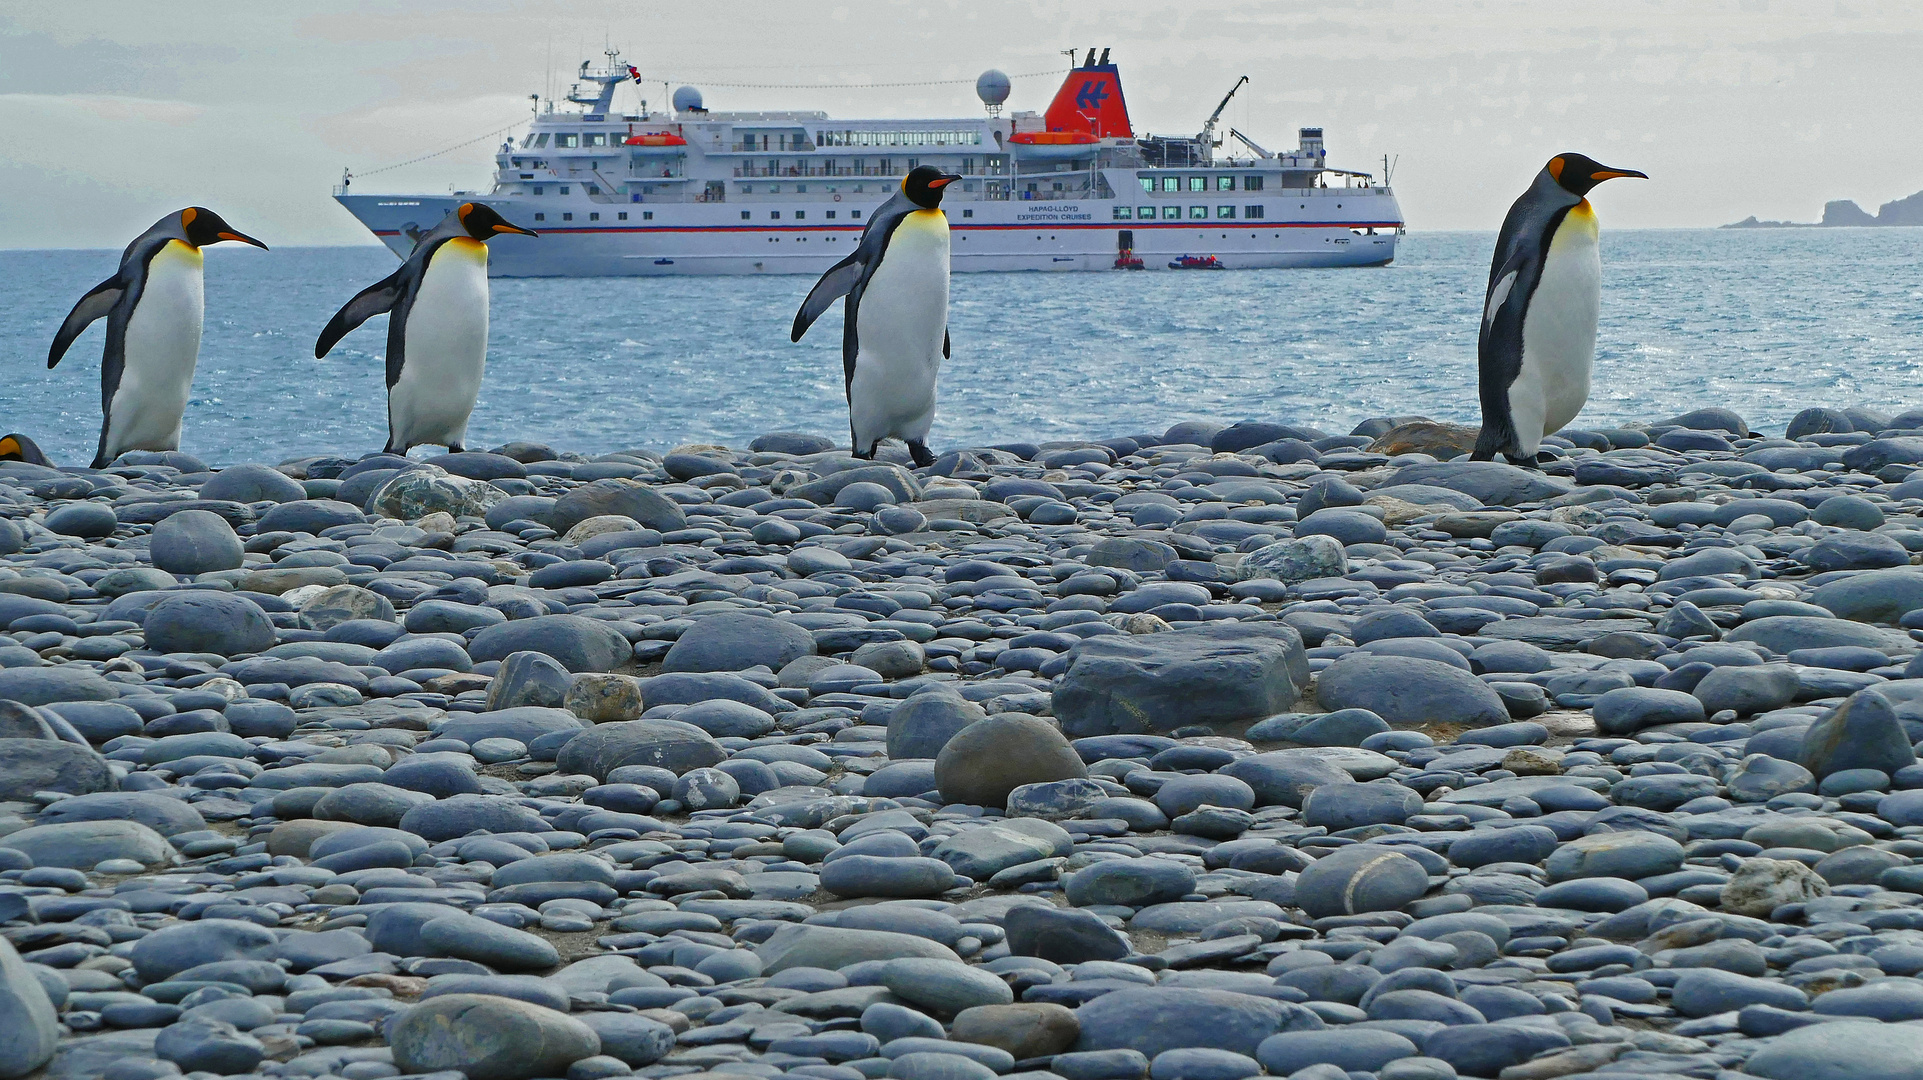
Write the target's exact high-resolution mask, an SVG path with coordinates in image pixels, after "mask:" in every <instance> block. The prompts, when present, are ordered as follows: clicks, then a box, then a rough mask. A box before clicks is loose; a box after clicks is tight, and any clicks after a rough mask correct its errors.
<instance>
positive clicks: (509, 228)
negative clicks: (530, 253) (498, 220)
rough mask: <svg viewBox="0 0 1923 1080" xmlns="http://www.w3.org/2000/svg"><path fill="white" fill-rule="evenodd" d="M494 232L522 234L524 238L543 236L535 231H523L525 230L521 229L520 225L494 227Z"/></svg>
mask: <svg viewBox="0 0 1923 1080" xmlns="http://www.w3.org/2000/svg"><path fill="white" fill-rule="evenodd" d="M494 231H495V232H511V233H520V234H521V235H522V236H539V235H541V234H540V233H538V232H535V231H534V230H533V229H523V228H521V227H520V226H519V225H507V224H501V225H496V226H494Z"/></svg>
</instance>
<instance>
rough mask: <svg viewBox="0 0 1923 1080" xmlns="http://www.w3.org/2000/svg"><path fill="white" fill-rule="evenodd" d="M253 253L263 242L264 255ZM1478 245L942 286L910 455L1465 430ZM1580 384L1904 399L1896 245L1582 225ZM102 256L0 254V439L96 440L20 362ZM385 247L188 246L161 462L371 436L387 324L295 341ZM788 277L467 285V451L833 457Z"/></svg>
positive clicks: (76, 373) (1917, 301) (1426, 238)
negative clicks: (473, 390)
mask: <svg viewBox="0 0 1923 1080" xmlns="http://www.w3.org/2000/svg"><path fill="white" fill-rule="evenodd" d="M266 239H267V240H268V242H269V243H272V237H271V236H269V237H267V238H266ZM1492 242H1493V237H1492V236H1491V235H1488V234H1476V233H1421V232H1417V233H1414V234H1411V235H1409V236H1406V237H1404V238H1403V239H1402V243H1401V248H1400V252H1399V255H1398V257H1397V259H1396V261H1395V263H1394V264H1393V265H1391V266H1388V267H1382V268H1374V269H1341V270H1257V271H1228V272H1170V271H1150V272H1141V273H1124V272H1110V273H1080V274H1066V273H1065V274H1044V273H1023V274H958V275H956V276H955V279H954V284H953V301H952V307H951V310H950V313H949V319H950V330H951V337H952V339H953V346H954V355H953V357H952V358H951V359H949V360H948V361H947V362H946V363H944V364H943V366H942V373H941V386H940V402H941V403H940V407H939V410H938V412H937V415H936V420H935V429H934V432H933V434H932V435H931V437H930V439H929V442H930V444H931V445H932V446H934V447H935V448H937V449H940V448H943V447H949V446H964V445H982V444H989V443H995V442H1005V441H1016V440H1020V441H1029V442H1039V441H1046V440H1052V439H1076V438H1101V437H1106V436H1112V435H1126V434H1133V433H1137V432H1160V431H1163V430H1164V429H1166V428H1167V427H1168V426H1169V425H1170V424H1172V423H1175V422H1176V421H1179V420H1188V419H1210V420H1216V421H1219V422H1223V423H1228V422H1233V421H1236V420H1243V419H1260V420H1277V421H1284V422H1293V423H1300V424H1308V425H1312V426H1314V427H1318V428H1321V429H1323V430H1326V431H1330V432H1335V433H1346V432H1347V431H1348V430H1349V429H1350V427H1351V426H1352V425H1354V424H1355V423H1357V422H1358V421H1361V420H1363V419H1366V418H1368V417H1371V416H1412V415H1423V416H1428V417H1431V418H1434V419H1442V420H1453V421H1461V422H1466V423H1474V422H1476V418H1477V404H1476V400H1477V399H1476V330H1477V325H1478V321H1479V317H1480V313H1481V307H1482V298H1483V291H1484V286H1485V283H1486V279H1487V275H1488V265H1489V250H1490V245H1491V243H1492ZM1602 259H1603V297H1602V324H1601V329H1600V333H1599V335H1598V345H1597V355H1596V364H1595V388H1594V391H1593V393H1592V394H1591V397H1590V399H1589V405H1588V407H1587V408H1586V409H1584V411H1583V413H1582V415H1581V416H1580V417H1578V419H1577V421H1576V424H1577V426H1580V427H1607V426H1611V425H1614V424H1617V423H1622V422H1628V421H1638V420H1643V421H1650V420H1660V419H1662V418H1664V417H1667V416H1672V415H1675V414H1676V413H1679V412H1682V411H1684V410H1686V409H1691V408H1697V407H1700V406H1706V405H1717V406H1724V407H1727V408H1732V409H1735V410H1736V411H1737V412H1739V413H1741V414H1742V415H1743V416H1745V417H1746V418H1748V420H1749V421H1750V423H1751V424H1752V425H1754V426H1756V427H1757V428H1759V429H1761V430H1764V431H1768V432H1772V433H1775V434H1780V433H1781V431H1782V427H1783V425H1784V423H1785V422H1786V421H1787V420H1788V419H1789V418H1790V417H1791V416H1792V415H1794V414H1795V413H1796V411H1797V410H1799V409H1801V408H1804V407H1806V406H1810V405H1829V406H1836V407H1842V406H1848V405H1859V404H1861V405H1868V406H1870V407H1872V408H1876V409H1882V410H1887V411H1890V412H1895V411H1899V410H1900V409H1902V408H1905V407H1911V406H1915V405H1923V271H1920V270H1919V268H1920V267H1923V229H1900V228H1876V229H1803V230H1664V231H1631V230H1610V229H1608V228H1607V227H1606V225H1605V229H1604V232H1603V247H1602ZM117 260H118V253H117V252H110V251H6V252H0V433H4V432H7V431H22V432H25V433H27V434H29V435H31V436H32V437H33V438H34V439H36V440H38V441H39V443H40V445H41V446H42V447H43V448H44V449H45V450H46V451H47V452H48V453H49V454H50V455H52V457H53V458H54V459H55V460H56V461H58V462H60V463H63V464H67V463H84V462H85V461H86V460H88V459H89V458H91V457H92V454H93V448H94V443H95V440H96V439H97V438H98V435H99V425H100V393H99V390H100V370H99V369H100V343H101V336H102V333H103V330H104V327H105V325H106V324H105V321H104V320H103V321H101V322H99V323H96V324H95V326H94V328H93V329H90V330H89V331H88V332H87V333H86V334H85V335H83V336H82V337H81V338H80V339H79V340H78V341H76V342H75V343H74V345H73V347H72V348H71V349H70V350H69V351H68V353H67V356H66V358H65V359H64V360H63V361H62V362H61V364H60V366H59V367H58V368H57V369H55V370H53V371H48V370H47V369H46V364H45V360H46V352H47V345H48V343H49V342H50V341H51V340H52V338H53V334H54V331H55V330H56V329H57V328H58V327H59V325H60V320H61V319H62V318H63V317H65V315H66V313H67V310H68V309H69V308H70V307H71V306H72V304H73V303H74V301H76V300H77V299H79V298H80V296H81V295H82V294H83V293H84V292H86V290H87V289H88V288H90V287H91V286H93V285H94V284H95V283H96V282H98V281H100V280H101V279H103V278H105V277H107V276H109V275H110V274H112V273H113V271H114V267H115V265H116V263H117ZM395 265H396V260H395V258H394V256H393V255H392V254H390V253H389V252H388V251H387V250H386V249H384V248H379V247H371V246H370V247H361V248H308V249H299V248H295V249H280V250H275V251H271V252H262V251H256V250H253V249H248V248H242V247H239V246H238V245H224V246H223V247H220V248H215V249H210V251H209V252H208V258H207V269H206V273H207V289H206V293H207V323H206V330H205V334H204V336H203V338H202V343H201V351H200V366H199V369H198V371H197V373H196V375H195V378H194V387H193V399H192V402H191V404H189V406H188V408H187V417H186V423H185V428H184V433H183V435H182V445H181V448H182V449H184V450H186V451H188V452H190V453H194V454H197V455H199V456H201V457H203V458H205V459H207V460H209V461H211V462H216V463H230V462H236V461H267V462H278V461H282V460H286V459H289V458H293V457H298V456H302V455H311V454H319V453H349V454H359V453H365V452H369V451H373V450H378V449H380V448H381V446H382V444H383V443H384V442H385V440H386V433H387V426H386V405H385V402H386V387H385V381H384V363H385V361H384V354H385V351H386V345H387V320H386V318H385V317H384V316H383V317H376V318H374V319H372V320H369V322H368V323H367V324H366V325H365V326H363V327H362V328H361V329H359V330H357V331H355V332H354V333H353V334H350V335H349V336H348V337H347V338H346V339H345V340H344V341H342V342H341V343H340V344H339V345H337V346H336V347H335V348H334V350H333V352H332V353H331V354H330V355H328V356H327V357H326V358H324V359H320V360H316V359H315V358H314V355H313V351H314V350H313V346H314V338H315V337H316V335H317V334H318V333H319V331H320V328H321V327H322V326H323V325H325V324H326V322H327V320H328V319H329V318H330V317H331V316H332V315H333V313H334V312H335V310H336V309H338V308H339V307H340V305H341V304H343V303H345V302H346V301H347V299H348V298H349V297H351V296H353V295H354V294H355V293H356V292H358V291H360V290H361V289H362V288H364V287H366V286H367V285H369V284H372V283H373V282H374V281H376V280H378V279H380V278H382V277H384V276H386V275H387V274H389V273H391V272H393V269H394V267H395ZM813 283H814V282H813V278H811V277H796V276H784V277H759V278H749V277H720V278H701V277H685V278H588V279H581V278H544V279H503V278H497V279H495V280H494V281H493V282H492V289H493V305H492V306H493V312H492V329H491V336H490V341H489V348H488V369H487V378H486V382H485V384H484V386H483V388H482V391H481V398H480V403H479V404H478V405H477V406H476V408H475V411H474V418H473V421H472V423H471V424H470V425H469V427H468V437H469V439H470V443H469V445H470V448H475V449H486V448H488V447H492V446H497V445H499V444H501V443H503V442H506V441H508V440H510V439H529V440H536V441H541V442H546V443H548V444H550V445H552V446H555V447H556V448H559V449H565V450H578V451H581V452H584V453H590V454H593V453H603V452H607V451H611V450H617V449H624V448H634V447H649V448H654V449H657V450H665V449H668V448H669V447H672V446H675V445H679V444H682V443H690V442H719V443H726V444H729V445H735V446H740V445H745V443H746V442H747V440H749V439H751V438H752V437H753V436H755V435H757V434H760V433H763V432H769V431H807V432H815V433H819V434H823V435H828V436H831V437H835V438H838V439H841V440H843V441H844V442H845V440H846V437H847V409H846V403H845V401H844V399H843V396H842V376H841V315H840V307H839V305H837V306H836V307H835V308H834V309H833V310H832V311H831V312H830V313H829V314H827V315H825V316H823V317H822V319H821V321H820V322H818V323H817V324H816V325H815V327H814V329H813V330H812V331H811V332H810V333H809V335H808V336H807V337H806V338H805V339H804V340H803V341H802V342H801V343H800V344H792V343H790V342H789V340H788V328H789V325H790V323H791V321H792V319H793V317H794V312H795V308H796V306H797V305H799V304H800V302H801V299H802V297H803V296H804V295H806V293H807V291H808V289H809V287H810V286H811V285H813Z"/></svg>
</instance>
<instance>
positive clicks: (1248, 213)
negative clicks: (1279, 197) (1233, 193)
mask: <svg viewBox="0 0 1923 1080" xmlns="http://www.w3.org/2000/svg"><path fill="white" fill-rule="evenodd" d="M1242 216H1243V217H1250V218H1259V217H1261V216H1262V204H1261V203H1251V204H1250V205H1248V206H1244V207H1243V208H1242Z"/></svg>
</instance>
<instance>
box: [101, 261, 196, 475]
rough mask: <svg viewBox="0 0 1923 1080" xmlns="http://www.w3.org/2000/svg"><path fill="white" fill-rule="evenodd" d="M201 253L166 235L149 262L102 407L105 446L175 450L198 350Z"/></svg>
mask: <svg viewBox="0 0 1923 1080" xmlns="http://www.w3.org/2000/svg"><path fill="white" fill-rule="evenodd" d="M201 263H202V259H201V255H200V251H199V249H197V248H194V247H192V246H190V245H187V244H183V243H181V242H180V241H178V240H169V241H168V242H167V244H166V246H165V247H163V248H161V249H160V251H158V252H157V253H155V255H154V257H153V258H152V259H151V260H150V261H149V262H148V263H147V280H146V283H145V285H144V286H142V288H141V290H140V297H139V299H138V300H137V301H136V302H135V304H134V310H133V314H132V315H131V316H129V317H128V319H127V331H126V336H125V339H124V341H125V344H124V348H123V351H122V366H121V370H120V385H119V386H118V387H116V388H115V390H114V395H113V401H112V404H111V405H110V406H109V407H108V409H107V438H106V446H105V448H104V449H105V452H106V456H107V457H108V458H109V459H112V458H115V457H118V456H119V455H121V454H122V453H125V452H126V451H128V450H178V449H179V448H180V420H181V416H182V415H183V414H185V413H186V411H187V398H188V395H189V393H190V392H191V391H192V388H193V382H194V362H195V361H196V360H197V359H199V357H200V323H201V318H202V314H203V311H204V298H203V294H202V291H201Z"/></svg>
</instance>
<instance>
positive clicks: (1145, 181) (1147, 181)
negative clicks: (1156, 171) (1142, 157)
mask: <svg viewBox="0 0 1923 1080" xmlns="http://www.w3.org/2000/svg"><path fill="white" fill-rule="evenodd" d="M1136 179H1137V180H1138V181H1139V182H1140V183H1141V185H1142V190H1143V191H1147V192H1151V193H1152V192H1154V190H1155V178H1154V177H1153V176H1141V177H1137V178H1136Z"/></svg>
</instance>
